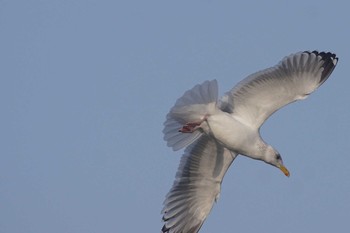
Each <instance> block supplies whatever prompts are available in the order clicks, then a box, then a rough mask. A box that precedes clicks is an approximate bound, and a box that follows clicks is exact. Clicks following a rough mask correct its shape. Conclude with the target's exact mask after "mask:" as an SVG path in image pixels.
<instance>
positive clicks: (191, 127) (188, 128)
mask: <svg viewBox="0 0 350 233" xmlns="http://www.w3.org/2000/svg"><path fill="white" fill-rule="evenodd" d="M207 118H208V115H205V116H204V117H203V119H202V120H201V121H198V122H189V123H186V124H185V125H184V126H182V128H181V129H179V132H181V133H193V132H194V131H195V130H196V129H198V127H199V126H200V125H201V124H202V123H203V121H206V120H207Z"/></svg>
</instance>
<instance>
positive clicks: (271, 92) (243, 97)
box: [220, 51, 338, 128]
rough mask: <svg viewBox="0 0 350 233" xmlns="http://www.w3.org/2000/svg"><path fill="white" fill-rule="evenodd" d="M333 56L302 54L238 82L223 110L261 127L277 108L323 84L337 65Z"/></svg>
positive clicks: (300, 97)
mask: <svg viewBox="0 0 350 233" xmlns="http://www.w3.org/2000/svg"><path fill="white" fill-rule="evenodd" d="M337 62H338V57H336V55H335V54H333V53H325V52H317V51H313V52H308V51H305V52H299V53H296V54H292V55H289V56H287V57H285V58H284V59H283V60H282V61H281V62H280V63H279V64H277V65H276V66H274V67H271V68H268V69H265V70H262V71H259V72H257V73H255V74H252V75H250V76H248V77H247V78H245V79H243V80H242V81H241V82H239V83H238V84H237V85H236V86H235V87H234V88H233V89H232V90H231V91H229V92H228V93H226V95H224V96H223V97H222V99H221V102H220V108H221V109H222V110H223V111H226V112H229V113H232V114H233V115H234V116H235V117H236V118H238V119H239V120H240V121H241V122H244V123H246V124H247V125H250V126H251V127H256V128H259V127H260V126H261V125H262V124H263V123H264V122H265V120H266V119H267V118H268V117H269V116H270V115H271V114H273V113H274V112H275V111H277V110H278V109H280V108H282V107H283V106H285V105H287V104H289V103H292V102H294V101H297V100H300V99H305V98H306V97H307V96H308V95H309V94H311V93H312V92H313V91H315V90H316V89H317V88H318V87H319V86H320V85H322V84H323V83H324V82H325V81H326V80H327V78H328V77H329V76H330V74H331V73H332V71H333V70H334V68H335V66H336V65H337Z"/></svg>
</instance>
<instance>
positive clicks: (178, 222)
mask: <svg viewBox="0 0 350 233" xmlns="http://www.w3.org/2000/svg"><path fill="white" fill-rule="evenodd" d="M337 61H338V58H337V57H336V55H335V54H332V53H324V52H321V53H319V52H317V51H313V52H299V53H296V54H292V55H290V56H288V57H285V58H284V59H283V60H282V61H281V62H280V63H279V64H278V65H276V66H274V67H271V68H268V69H265V70H263V71H260V72H257V73H255V74H252V75H250V76H248V77H247V78H245V79H244V80H242V81H241V82H240V83H238V84H237V85H236V86H235V87H234V88H233V89H232V90H231V91H229V92H228V93H226V94H225V95H224V96H223V97H222V98H221V99H220V100H218V87H217V82H216V80H213V81H206V82H204V83H202V84H200V85H197V86H195V87H194V88H192V89H191V90H189V91H187V92H185V94H184V95H183V96H182V97H181V98H180V99H178V100H177V102H176V103H175V106H174V107H173V108H172V109H171V110H170V112H169V114H168V115H167V120H166V122H165V123H164V126H165V128H164V130H163V133H164V139H165V140H166V141H167V144H168V146H170V147H172V148H173V150H179V149H182V148H186V149H185V153H184V155H183V157H182V159H181V162H180V166H179V169H178V172H177V174H176V179H175V182H174V184H173V187H172V188H171V190H170V191H169V193H168V195H167V196H166V200H165V201H164V208H163V211H162V213H163V214H164V215H163V220H164V222H165V223H164V226H163V228H162V231H163V232H169V233H196V232H198V231H199V229H200V227H201V226H202V224H203V222H204V220H205V219H206V217H207V216H208V214H209V212H210V210H211V208H212V206H213V203H214V201H215V200H216V199H217V198H218V196H219V193H220V189H221V182H222V179H223V177H224V175H225V173H226V171H227V169H228V168H229V166H230V165H231V163H232V162H233V160H234V159H235V158H236V157H237V155H238V154H241V155H244V156H247V157H250V158H253V159H258V160H262V161H264V162H266V163H268V164H271V165H273V166H275V167H277V168H279V169H280V170H281V171H282V172H283V173H284V174H285V175H286V176H289V171H288V170H287V169H286V167H285V166H284V165H283V162H282V158H281V156H280V154H279V153H278V151H277V150H275V149H274V148H273V147H272V146H270V145H268V144H266V143H265V142H264V140H263V139H262V138H261V136H260V132H259V131H260V127H261V125H262V124H263V123H264V122H265V120H266V119H267V118H268V117H269V116H270V115H271V114H273V113H274V112H275V111H277V110H278V109H280V108H281V107H283V106H285V105H287V104H289V103H292V102H294V101H297V100H301V99H305V98H306V97H307V96H308V95H309V94H311V93H312V92H313V91H315V90H316V89H317V88H318V87H319V86H320V85H321V84H322V83H323V82H325V81H326V80H327V78H328V77H329V75H330V74H331V73H332V71H333V70H334V68H335V66H336V64H337Z"/></svg>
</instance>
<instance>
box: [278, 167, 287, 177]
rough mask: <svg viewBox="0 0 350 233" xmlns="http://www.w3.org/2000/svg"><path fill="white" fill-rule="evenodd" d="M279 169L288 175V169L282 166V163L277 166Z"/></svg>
mask: <svg viewBox="0 0 350 233" xmlns="http://www.w3.org/2000/svg"><path fill="white" fill-rule="evenodd" d="M279 169H280V170H281V171H282V172H283V173H284V174H285V175H286V176H288V177H289V175H290V174H289V171H288V169H287V168H286V167H285V166H283V165H281V166H280V167H279Z"/></svg>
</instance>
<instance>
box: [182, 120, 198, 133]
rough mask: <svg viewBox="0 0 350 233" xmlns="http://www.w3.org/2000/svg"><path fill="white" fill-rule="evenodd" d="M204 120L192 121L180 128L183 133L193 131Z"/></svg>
mask: <svg viewBox="0 0 350 233" xmlns="http://www.w3.org/2000/svg"><path fill="white" fill-rule="evenodd" d="M201 123H202V122H200V123H198V122H190V123H186V124H185V125H184V126H182V128H181V129H179V132H181V133H193V132H194V131H195V130H196V129H197V127H198V126H199V125H200V124H201Z"/></svg>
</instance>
